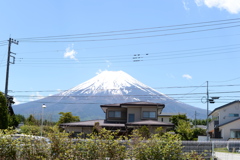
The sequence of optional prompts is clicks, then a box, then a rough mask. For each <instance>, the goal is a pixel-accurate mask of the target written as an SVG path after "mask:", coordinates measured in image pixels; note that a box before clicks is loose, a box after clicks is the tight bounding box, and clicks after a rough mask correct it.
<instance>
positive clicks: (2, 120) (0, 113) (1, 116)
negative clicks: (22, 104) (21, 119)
mask: <svg viewBox="0 0 240 160" xmlns="http://www.w3.org/2000/svg"><path fill="white" fill-rule="evenodd" d="M8 115H9V113H8V108H7V100H6V98H5V96H4V95H3V93H2V92H0V129H7V128H8V120H9V117H8Z"/></svg>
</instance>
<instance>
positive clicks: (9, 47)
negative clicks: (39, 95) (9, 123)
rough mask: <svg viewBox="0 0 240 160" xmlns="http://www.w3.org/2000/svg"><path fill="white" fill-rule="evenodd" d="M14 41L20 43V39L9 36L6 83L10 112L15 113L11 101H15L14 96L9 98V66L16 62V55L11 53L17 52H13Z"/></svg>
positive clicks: (6, 95)
mask: <svg viewBox="0 0 240 160" xmlns="http://www.w3.org/2000/svg"><path fill="white" fill-rule="evenodd" d="M12 43H14V44H16V45H18V41H16V40H14V39H12V38H9V40H8V56H7V71H6V83H5V97H6V98H7V101H8V108H9V111H10V114H14V113H13V109H12V107H11V102H13V101H12V98H13V97H11V98H10V100H9V98H8V77H9V66H10V63H11V64H14V63H15V57H14V56H12V55H11V54H15V53H13V52H11V44H12ZM15 55H16V54H15ZM10 57H12V58H13V61H12V62H11V61H10ZM9 102H10V103H9Z"/></svg>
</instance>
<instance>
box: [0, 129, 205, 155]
mask: <svg viewBox="0 0 240 160" xmlns="http://www.w3.org/2000/svg"><path fill="white" fill-rule="evenodd" d="M31 127H32V126H31ZM50 128H51V130H50V133H48V134H46V136H47V137H48V138H49V140H50V141H45V139H43V138H39V137H34V136H31V135H25V136H23V137H22V138H18V139H15V138H13V137H12V134H14V133H15V132H14V130H0V159H9V160H10V159H11V160H15V159H28V160H34V159H49V160H50V159H59V160H60V159H71V160H73V159H79V160H86V159H98V160H103V159H109V160H123V159H139V160H148V159H151V160H166V159H171V160H175V159H179V160H181V159H182V160H196V159H197V160H200V159H203V157H204V153H202V154H199V153H197V152H196V151H189V152H187V153H184V152H183V150H182V142H181V140H180V136H179V135H173V134H170V133H164V134H163V135H162V136H160V134H159V133H157V134H152V135H150V137H149V139H147V140H146V139H145V138H144V137H142V136H141V135H140V134H139V130H134V131H133V135H132V139H131V140H128V139H127V138H126V137H123V136H120V137H118V136H117V135H118V132H111V131H109V130H106V129H101V130H100V132H99V133H98V134H95V133H92V134H89V135H88V138H87V139H81V138H78V139H72V138H69V136H70V135H71V133H66V132H59V130H58V127H57V126H55V127H50ZM49 142H50V143H49Z"/></svg>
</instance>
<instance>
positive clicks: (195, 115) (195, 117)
mask: <svg viewBox="0 0 240 160" xmlns="http://www.w3.org/2000/svg"><path fill="white" fill-rule="evenodd" d="M194 119H195V124H194V126H195V128H197V111H195V113H194Z"/></svg>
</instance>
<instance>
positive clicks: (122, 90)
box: [61, 71, 162, 96]
mask: <svg viewBox="0 0 240 160" xmlns="http://www.w3.org/2000/svg"><path fill="white" fill-rule="evenodd" d="M135 89H139V90H142V91H144V92H148V94H150V95H151V94H152V95H156V94H162V93H159V92H157V91H155V90H153V89H152V88H150V87H148V86H147V85H145V84H143V83H141V82H139V81H138V80H136V79H134V78H133V77H132V76H130V75H129V74H127V73H125V72H123V71H102V72H101V73H100V74H98V75H97V76H95V77H93V78H92V79H90V80H88V81H86V82H84V83H81V84H80V85H78V86H76V87H74V88H72V89H70V90H68V91H65V92H63V93H61V94H62V95H66V96H69V95H71V94H92V95H96V94H103V93H104V94H112V95H124V94H130V93H132V92H134V91H133V90H135ZM156 92H157V93H156Z"/></svg>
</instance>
